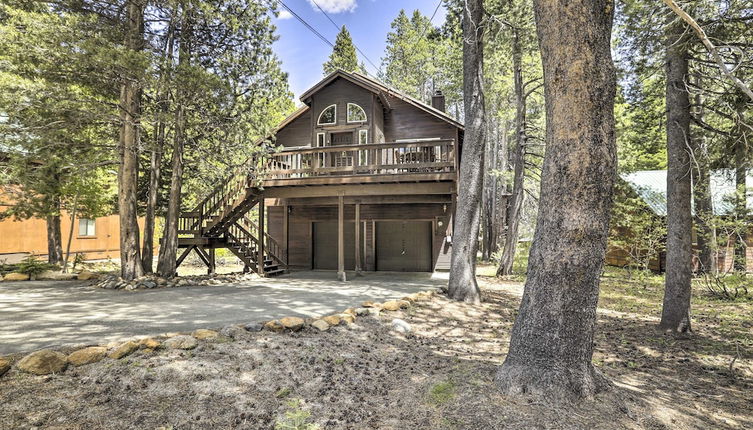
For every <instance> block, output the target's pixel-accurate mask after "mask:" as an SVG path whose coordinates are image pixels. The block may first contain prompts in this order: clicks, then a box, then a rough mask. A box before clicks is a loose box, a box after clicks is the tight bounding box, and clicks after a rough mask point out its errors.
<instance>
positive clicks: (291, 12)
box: [277, 0, 335, 48]
mask: <svg viewBox="0 0 753 430" xmlns="http://www.w3.org/2000/svg"><path fill="white" fill-rule="evenodd" d="M277 1H278V2H279V3H280V4H281V5H282V7H284V8H285V9H286V10H287V11H288V12H290V14H291V15H293V17H294V18H295V19H297V20H298V21H300V22H301V24H303V25H305V26H306V28H308V29H309V30H311V32H312V33H314V34H315V35H316V36H317V37H319V39H321V40H322V41H323V42H324V43H326V44H327V45H329V46H331V47H332V48H334V47H335V45H334V44H333V43H332V42H330V41H329V39H327V38H326V37H324V36H322V34H321V33H319V32H318V31H316V29H315V28H314V27H312V26H311V25H310V24H309V23H308V22H306V20H305V19H303V18H301V17H300V16H299V15H298V14H297V13H295V12H293V9H291V8H290V7H289V6H288V5H286V4H285V2H283V1H282V0H277Z"/></svg>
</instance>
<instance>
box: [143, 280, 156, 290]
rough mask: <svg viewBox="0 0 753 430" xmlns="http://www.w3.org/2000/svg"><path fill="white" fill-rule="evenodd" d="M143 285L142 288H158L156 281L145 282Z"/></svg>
mask: <svg viewBox="0 0 753 430" xmlns="http://www.w3.org/2000/svg"><path fill="white" fill-rule="evenodd" d="M141 285H142V286H143V287H144V288H149V289H152V288H156V287H157V283H156V282H154V281H144V282H142V283H141Z"/></svg>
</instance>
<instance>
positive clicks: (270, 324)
mask: <svg viewBox="0 0 753 430" xmlns="http://www.w3.org/2000/svg"><path fill="white" fill-rule="evenodd" d="M264 328H265V329H266V330H269V331H274V332H278V333H279V332H281V331H283V330H285V326H283V325H282V324H280V322H279V321H277V320H272V321H267V322H266V323H264Z"/></svg>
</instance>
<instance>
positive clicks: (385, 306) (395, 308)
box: [382, 300, 401, 311]
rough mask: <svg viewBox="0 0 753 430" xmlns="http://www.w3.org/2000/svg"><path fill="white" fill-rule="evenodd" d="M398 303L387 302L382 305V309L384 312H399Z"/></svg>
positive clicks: (395, 301)
mask: <svg viewBox="0 0 753 430" xmlns="http://www.w3.org/2000/svg"><path fill="white" fill-rule="evenodd" d="M400 307H401V306H400V302H398V301H397V300H389V301H386V302H384V303H382V309H384V310H385V311H398V310H400Z"/></svg>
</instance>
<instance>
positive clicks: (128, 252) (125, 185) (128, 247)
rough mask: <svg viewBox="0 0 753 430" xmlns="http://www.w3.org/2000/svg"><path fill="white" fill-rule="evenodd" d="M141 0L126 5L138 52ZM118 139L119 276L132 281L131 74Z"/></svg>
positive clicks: (135, 138)
mask: <svg viewBox="0 0 753 430" xmlns="http://www.w3.org/2000/svg"><path fill="white" fill-rule="evenodd" d="M144 8H145V2H144V1H143V0H129V1H128V3H127V6H126V10H127V21H126V27H127V28H126V38H125V45H126V47H127V48H128V49H130V50H132V51H140V50H141V49H142V48H143V45H144V36H143V33H144ZM120 112H121V114H120V119H121V122H122V124H121V128H120V140H119V144H118V152H119V155H120V165H119V168H118V208H119V215H120V276H121V277H122V278H123V279H126V280H132V279H134V278H137V277H139V276H141V275H143V274H144V269H143V267H142V265H141V252H140V249H139V224H138V212H137V206H136V191H137V190H136V187H137V175H138V151H139V122H140V115H141V90H140V85H139V82H138V80H137V79H136V78H134V76H133V75H132V74H128V75H126V76H123V82H122V84H121V89H120Z"/></svg>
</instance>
